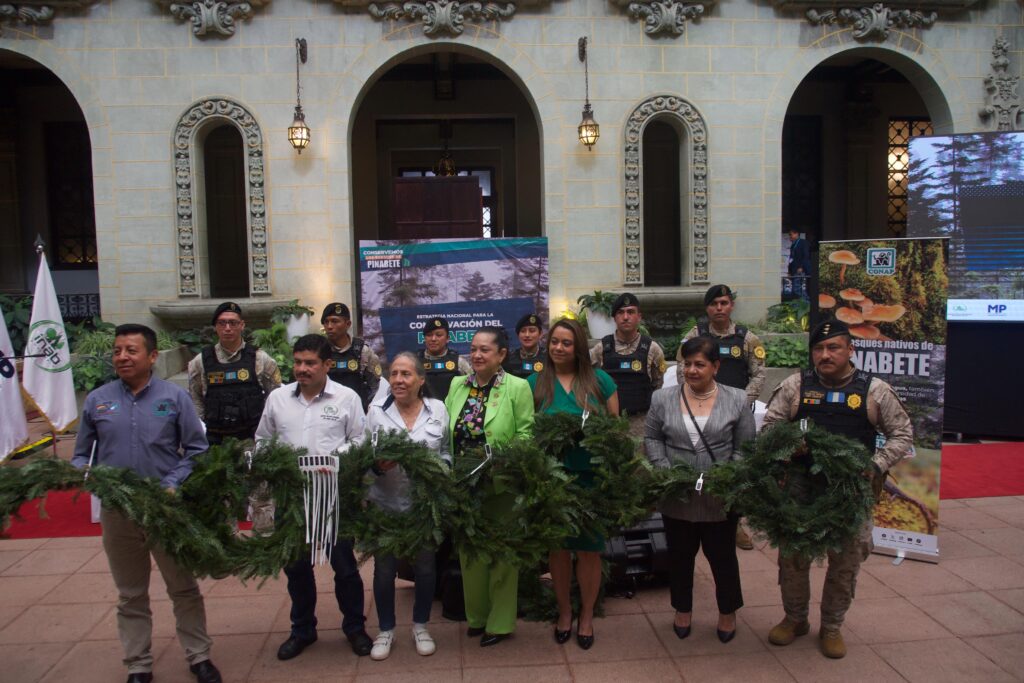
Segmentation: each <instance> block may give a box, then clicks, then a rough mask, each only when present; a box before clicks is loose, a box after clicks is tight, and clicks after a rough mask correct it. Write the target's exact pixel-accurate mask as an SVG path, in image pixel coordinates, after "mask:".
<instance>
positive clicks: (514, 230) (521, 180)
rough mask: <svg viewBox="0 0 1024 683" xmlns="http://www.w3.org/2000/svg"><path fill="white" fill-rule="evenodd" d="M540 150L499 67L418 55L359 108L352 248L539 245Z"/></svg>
mask: <svg viewBox="0 0 1024 683" xmlns="http://www.w3.org/2000/svg"><path fill="white" fill-rule="evenodd" d="M540 149H541V147H540V129H539V126H538V124H537V118H536V114H535V110H534V107H533V106H532V103H531V102H530V100H529V99H528V97H527V96H526V95H525V94H524V92H523V90H522V89H521V87H520V85H519V84H517V83H516V82H514V81H513V80H512V79H511V78H509V76H508V75H507V74H506V73H505V71H503V70H502V68H501V65H497V64H495V63H493V62H492V61H490V60H489V59H488V58H487V56H486V55H484V54H483V53H479V52H477V51H475V50H474V51H467V50H464V49H459V50H458V51H455V50H454V49H453V50H451V51H449V50H447V49H444V50H434V51H428V52H423V51H418V52H416V53H413V54H411V55H410V56H408V57H407V58H405V59H403V60H401V61H399V62H397V63H395V64H394V65H392V66H391V67H390V68H388V69H387V70H385V71H383V72H382V73H380V75H379V76H378V77H377V78H376V79H375V80H374V81H373V82H372V83H371V84H368V85H367V86H366V88H365V89H364V91H363V95H362V97H361V98H360V99H359V100H358V103H357V105H356V109H355V112H354V115H353V118H352V126H351V174H352V175H351V177H352V196H353V202H354V203H353V209H352V213H353V219H354V230H353V233H354V239H355V240H356V243H358V241H359V240H367V239H402V238H409V237H415V238H428V237H430V238H444V237H521V236H535V235H540V234H541V233H542V200H543V198H542V194H541V186H542V166H541V160H540V159H541V153H540ZM449 174H450V175H449Z"/></svg>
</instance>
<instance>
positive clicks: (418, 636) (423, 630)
mask: <svg viewBox="0 0 1024 683" xmlns="http://www.w3.org/2000/svg"><path fill="white" fill-rule="evenodd" d="M412 639H413V640H415V641H416V652H418V653H420V654H421V655H423V656H424V657H428V656H430V655H432V654H434V652H435V651H436V650H437V645H435V644H434V639H433V638H431V637H430V631H428V630H427V626H426V624H413V626H412Z"/></svg>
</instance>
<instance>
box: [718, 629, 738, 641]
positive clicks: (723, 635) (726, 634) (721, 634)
mask: <svg viewBox="0 0 1024 683" xmlns="http://www.w3.org/2000/svg"><path fill="white" fill-rule="evenodd" d="M715 630H716V631H718V639H719V640H720V641H722V642H723V643H728V642H729V641H730V640H732V639H733V638H735V637H736V629H733V630H731V631H723V630H722V629H720V628H719V629H715Z"/></svg>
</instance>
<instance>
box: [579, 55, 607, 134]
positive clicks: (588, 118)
mask: <svg viewBox="0 0 1024 683" xmlns="http://www.w3.org/2000/svg"><path fill="white" fill-rule="evenodd" d="M577 51H578V53H579V58H580V61H581V62H583V85H584V94H585V99H584V104H583V119H582V120H581V121H580V125H579V126H578V127H577V128H576V133H577V134H578V135H579V138H580V142H582V143H583V144H584V145H586V146H587V151H590V150H591V149H592V148H593V147H594V143H596V142H597V139H598V138H599V137H601V126H599V125H598V123H597V121H595V120H594V108H593V107H591V106H590V72H589V69H588V64H587V37H586V36H583V37H582V38H580V40H579V42H578V43H577Z"/></svg>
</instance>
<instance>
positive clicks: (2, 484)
mask: <svg viewBox="0 0 1024 683" xmlns="http://www.w3.org/2000/svg"><path fill="white" fill-rule="evenodd" d="M81 481H82V473H81V472H80V471H79V470H76V469H75V468H74V467H72V466H71V464H70V463H68V462H66V461H64V460H57V459H56V458H38V459H36V460H33V461H32V462H30V463H29V464H27V465H25V466H24V467H3V468H0V529H6V528H7V523H8V522H9V521H10V518H11V517H18V509H19V508H20V507H21V506H22V505H24V504H25V503H27V502H28V501H30V500H35V499H36V498H43V497H44V496H46V493H47V492H48V491H53V490H59V489H64V488H68V487H70V486H75V485H77V484H79V483H81ZM44 503H45V500H43V501H41V502H40V504H39V516H40V517H42V518H43V519H45V518H46V509H45V507H44ZM19 518H20V517H19Z"/></svg>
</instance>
